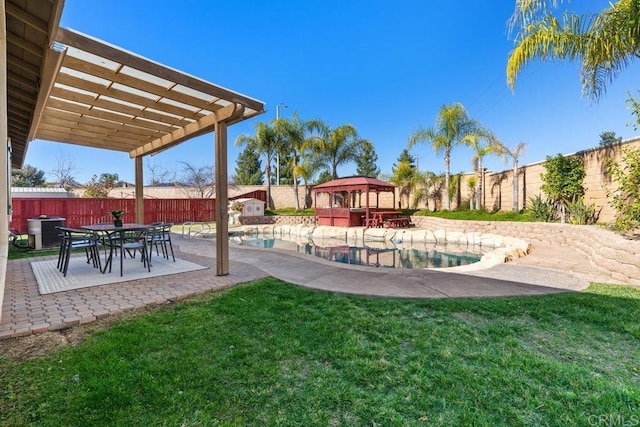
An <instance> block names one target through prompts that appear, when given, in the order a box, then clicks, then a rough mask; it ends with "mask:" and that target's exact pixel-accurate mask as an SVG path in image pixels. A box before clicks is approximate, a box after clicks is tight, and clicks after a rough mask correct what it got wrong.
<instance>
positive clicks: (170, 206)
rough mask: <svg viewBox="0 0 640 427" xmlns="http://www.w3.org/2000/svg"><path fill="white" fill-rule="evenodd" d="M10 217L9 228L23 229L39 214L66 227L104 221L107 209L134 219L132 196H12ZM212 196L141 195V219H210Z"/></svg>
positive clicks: (126, 220) (168, 220) (177, 220)
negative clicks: (60, 220) (62, 221)
mask: <svg viewBox="0 0 640 427" xmlns="http://www.w3.org/2000/svg"><path fill="white" fill-rule="evenodd" d="M12 206H13V217H12V221H11V224H10V225H9V228H10V229H12V230H16V231H18V232H20V233H26V232H27V219H29V218H34V217H38V216H39V215H47V216H49V217H52V216H60V217H63V218H65V219H66V226H67V227H79V226H81V225H85V224H94V223H97V222H108V221H111V220H113V218H112V217H111V214H110V212H111V211H112V210H114V209H122V210H123V211H124V214H123V215H122V219H123V220H124V221H125V222H134V221H135V200H134V199H85V198H82V199H45V198H42V199H18V198H14V199H13V200H12ZM215 216H216V211H215V200H214V199H144V222H145V223H147V224H148V223H151V222H156V221H163V222H173V223H178V224H179V223H183V222H187V221H202V222H205V221H207V222H208V221H214V219H215Z"/></svg>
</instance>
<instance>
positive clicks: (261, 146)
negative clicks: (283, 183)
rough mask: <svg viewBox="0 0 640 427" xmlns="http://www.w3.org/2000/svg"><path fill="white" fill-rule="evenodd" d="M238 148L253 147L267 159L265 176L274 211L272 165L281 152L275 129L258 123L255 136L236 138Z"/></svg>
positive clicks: (269, 202)
mask: <svg viewBox="0 0 640 427" xmlns="http://www.w3.org/2000/svg"><path fill="white" fill-rule="evenodd" d="M235 144H236V145H237V146H243V145H245V146H247V148H248V147H251V149H252V150H255V151H256V152H257V153H259V154H260V155H263V156H264V157H265V160H266V161H265V175H266V178H267V204H268V206H269V209H273V200H272V198H271V163H272V162H273V161H274V160H275V157H276V155H277V153H278V152H279V151H280V139H279V138H278V135H277V134H276V131H275V129H274V128H273V127H272V126H270V125H269V124H268V123H264V122H258V124H257V125H256V133H255V135H253V136H251V135H246V134H245V135H240V136H238V137H237V138H236V142H235Z"/></svg>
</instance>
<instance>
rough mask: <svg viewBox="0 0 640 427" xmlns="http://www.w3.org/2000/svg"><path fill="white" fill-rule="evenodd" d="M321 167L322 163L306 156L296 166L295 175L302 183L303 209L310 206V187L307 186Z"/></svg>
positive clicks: (315, 158)
mask: <svg viewBox="0 0 640 427" xmlns="http://www.w3.org/2000/svg"><path fill="white" fill-rule="evenodd" d="M322 167H323V165H322V163H321V162H320V160H319V159H318V158H317V157H314V156H306V157H305V158H304V159H303V160H302V162H300V164H298V166H296V170H295V174H296V176H299V177H300V178H302V180H303V181H304V207H303V209H306V208H307V207H309V206H311V204H312V200H311V187H310V186H309V184H310V183H311V181H313V177H314V176H316V174H317V173H318V171H319V170H320V169H321V168H322Z"/></svg>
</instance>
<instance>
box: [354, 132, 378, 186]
mask: <svg viewBox="0 0 640 427" xmlns="http://www.w3.org/2000/svg"><path fill="white" fill-rule="evenodd" d="M362 141H363V144H362V151H361V152H360V155H358V157H357V158H356V164H357V165H358V167H357V168H356V173H357V174H358V175H363V176H371V177H377V176H378V175H380V168H379V167H378V164H377V162H378V155H377V154H376V150H375V148H374V147H373V144H372V143H371V141H369V140H368V139H364V140H362Z"/></svg>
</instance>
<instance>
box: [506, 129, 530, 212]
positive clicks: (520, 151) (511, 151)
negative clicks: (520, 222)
mask: <svg viewBox="0 0 640 427" xmlns="http://www.w3.org/2000/svg"><path fill="white" fill-rule="evenodd" d="M525 149H526V144H525V143H524V142H519V143H518V144H516V146H515V147H513V148H509V147H506V146H503V151H502V156H503V157H504V159H505V160H506V161H509V160H511V164H512V168H513V209H512V210H513V211H514V212H517V211H519V210H520V209H519V207H518V160H519V159H520V157H522V156H523V155H524V152H525Z"/></svg>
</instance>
